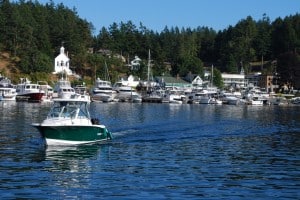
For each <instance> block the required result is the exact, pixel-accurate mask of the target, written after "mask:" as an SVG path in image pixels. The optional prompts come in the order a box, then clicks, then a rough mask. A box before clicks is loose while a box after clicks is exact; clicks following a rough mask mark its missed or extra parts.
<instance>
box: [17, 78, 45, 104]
mask: <svg viewBox="0 0 300 200" xmlns="http://www.w3.org/2000/svg"><path fill="white" fill-rule="evenodd" d="M16 91H17V96H16V98H17V99H18V100H26V101H36V102H39V101H41V100H42V97H43V96H44V93H45V92H44V91H43V90H41V88H40V85H39V84H35V83H31V81H29V80H28V79H27V78H21V83H19V84H18V85H17V90H16Z"/></svg>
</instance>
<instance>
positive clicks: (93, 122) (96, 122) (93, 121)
mask: <svg viewBox="0 0 300 200" xmlns="http://www.w3.org/2000/svg"><path fill="white" fill-rule="evenodd" d="M91 122H92V124H96V125H99V124H100V123H99V120H98V119H97V118H92V119H91Z"/></svg>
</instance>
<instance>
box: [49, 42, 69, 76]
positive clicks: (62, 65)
mask: <svg viewBox="0 0 300 200" xmlns="http://www.w3.org/2000/svg"><path fill="white" fill-rule="evenodd" d="M60 73H66V74H67V75H72V71H71V70H70V58H69V57H68V55H67V54H66V53H65V48H64V47H63V46H62V47H61V48H60V54H59V55H58V56H57V57H56V58H55V60H54V72H53V74H60Z"/></svg>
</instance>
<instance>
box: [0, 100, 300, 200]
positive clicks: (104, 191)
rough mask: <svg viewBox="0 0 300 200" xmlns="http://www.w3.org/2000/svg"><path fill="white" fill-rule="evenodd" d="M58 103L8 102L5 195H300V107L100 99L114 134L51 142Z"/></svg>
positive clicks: (98, 114)
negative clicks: (105, 138)
mask: <svg viewBox="0 0 300 200" xmlns="http://www.w3.org/2000/svg"><path fill="white" fill-rule="evenodd" d="M50 107H51V103H48V102H44V103H27V102H15V101H6V102H5V101H1V102H0V110H1V111H2V112H1V113H0V120H1V123H0V137H1V141H2V142H1V147H0V150H1V151H0V157H1V159H0V170H1V172H2V173H1V174H2V175H1V178H0V183H1V188H0V191H1V193H0V194H1V195H0V196H1V198H3V199H18V198H29V199H43V198H45V194H47V198H50V199H86V198H88V199H96V198H105V199H116V198H122V199H140V198H144V199H199V198H200V199H201V198H204V199H222V198H225V199H294V198H295V197H297V196H299V184H300V182H299V178H298V174H299V167H300V166H299V153H300V149H299V147H300V143H299V134H300V126H299V124H300V123H299V115H300V107H299V106H275V105H270V106H246V105H240V106H233V105H205V104H165V103H127V102H124V103H98V102H92V103H91V108H90V111H91V116H92V117H93V118H98V119H99V121H100V122H101V123H103V124H105V125H106V126H107V127H108V128H109V130H110V131H111V132H112V133H113V134H114V139H113V140H111V141H109V142H108V143H105V144H94V145H80V146H69V147H66V146H64V147H57V146H55V147H51V146H48V147H45V146H44V140H43V139H42V137H41V135H40V134H39V132H38V131H37V129H35V128H34V127H32V126H31V124H32V123H35V122H39V121H42V120H44V119H45V118H46V116H47V114H48V111H49V109H50ZM99 188H101V189H99Z"/></svg>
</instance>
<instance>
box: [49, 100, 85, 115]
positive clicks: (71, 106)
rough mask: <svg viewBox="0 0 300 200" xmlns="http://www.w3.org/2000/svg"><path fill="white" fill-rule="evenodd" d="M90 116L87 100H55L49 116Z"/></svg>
mask: <svg viewBox="0 0 300 200" xmlns="http://www.w3.org/2000/svg"><path fill="white" fill-rule="evenodd" d="M55 117H63V118H72V119H74V118H90V116H89V112H88V105H87V102H80V101H57V102H54V104H53V106H52V109H51V110H50V113H49V114H48V118H55Z"/></svg>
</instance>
